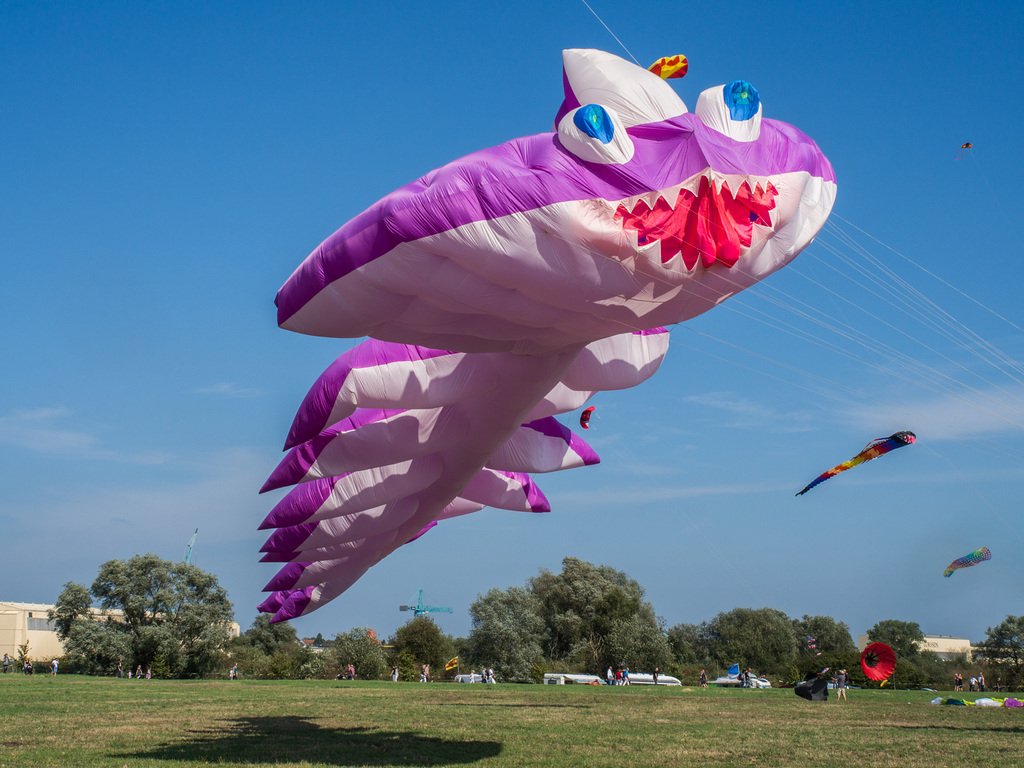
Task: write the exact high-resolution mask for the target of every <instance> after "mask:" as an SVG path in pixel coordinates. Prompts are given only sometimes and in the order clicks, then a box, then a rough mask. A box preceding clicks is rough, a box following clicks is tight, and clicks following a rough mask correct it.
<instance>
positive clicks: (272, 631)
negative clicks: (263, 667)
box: [231, 613, 299, 656]
mask: <svg viewBox="0 0 1024 768" xmlns="http://www.w3.org/2000/svg"><path fill="white" fill-rule="evenodd" d="M298 643H299V636H298V633H296V631H295V627H293V626H292V625H291V624H289V623H288V622H287V621H279V622H277V623H276V624H271V623H270V615H269V614H266V613H261V614H259V615H258V616H257V617H256V618H255V619H254V620H253V622H252V624H251V625H250V626H249V628H248V629H247V630H245V632H243V633H242V634H241V635H239V636H238V637H236V638H235V639H234V640H232V641H231V650H232V651H234V650H235V649H238V648H246V647H249V648H256V649H257V650H259V651H260V652H261V653H263V654H264V655H266V656H273V655H274V654H275V653H277V652H278V651H280V650H281V649H282V648H285V647H290V646H295V645H298Z"/></svg>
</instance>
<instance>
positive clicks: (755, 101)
mask: <svg viewBox="0 0 1024 768" xmlns="http://www.w3.org/2000/svg"><path fill="white" fill-rule="evenodd" d="M722 97H723V98H724V99H725V106H727V107H728V108H729V116H730V117H731V118H732V119H733V120H740V121H743V120H749V119H750V118H752V117H753V116H754V115H756V114H757V108H758V106H759V105H760V104H761V98H760V97H759V96H758V95H757V88H755V87H754V86H752V85H751V84H750V83H748V82H747V81H746V80H733V81H732V82H731V83H729V84H728V85H727V86H725V88H724V89H723V93H722Z"/></svg>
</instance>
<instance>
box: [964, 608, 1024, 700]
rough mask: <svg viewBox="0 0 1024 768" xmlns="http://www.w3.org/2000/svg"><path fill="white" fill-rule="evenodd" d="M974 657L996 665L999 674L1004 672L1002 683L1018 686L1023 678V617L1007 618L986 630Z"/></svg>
mask: <svg viewBox="0 0 1024 768" xmlns="http://www.w3.org/2000/svg"><path fill="white" fill-rule="evenodd" d="M974 656H975V658H978V659H985V660H986V661H988V662H990V663H993V664H996V665H998V666H999V667H1000V668H1001V669H1000V674H1001V673H1002V671H1003V670H1005V671H1006V674H1005V675H1003V674H1001V676H1002V677H1003V678H1004V680H1003V681H1004V683H1010V684H1012V685H1015V686H1016V685H1020V681H1021V679H1022V678H1024V616H1007V617H1006V618H1005V619H1003V621H1002V622H1001V623H1000V624H998V625H997V626H995V627H989V628H988V629H986V630H985V640H984V642H982V643H981V647H980V648H979V649H978V650H977V652H976V653H975V654H974ZM1011 676H1012V679H1011ZM985 677H986V678H988V677H989V675H988V674H986V675H985Z"/></svg>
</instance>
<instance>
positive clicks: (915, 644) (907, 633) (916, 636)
mask: <svg viewBox="0 0 1024 768" xmlns="http://www.w3.org/2000/svg"><path fill="white" fill-rule="evenodd" d="M868 640H870V641H871V642H872V643H885V644H886V645H888V646H889V647H890V648H892V649H893V650H894V651H895V652H896V656H897V657H898V658H902V659H905V660H907V661H913V660H914V659H916V658H917V656H918V654H919V653H920V652H921V643H923V642H924V633H923V632H922V631H921V627H920V626H918V623H917V622H916V621H899V620H897V619H886V620H885V621H880V622H878V623H877V624H875V626H873V627H872V628H871V629H869V630H868Z"/></svg>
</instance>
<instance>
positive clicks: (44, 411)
mask: <svg viewBox="0 0 1024 768" xmlns="http://www.w3.org/2000/svg"><path fill="white" fill-rule="evenodd" d="M74 422H75V420H74V417H73V415H72V414H71V412H70V411H68V409H66V408H36V409H32V410H15V411H13V412H11V414H9V415H7V416H0V443H4V444H7V445H13V446H15V447H17V448H21V449H23V450H29V451H34V452H36V453H41V454H45V455H48V456H61V457H64V458H73V459H87V460H100V461H115V462H121V463H125V464H162V463H164V462H166V461H168V460H169V458H170V456H169V455H168V454H157V453H149V454H128V453H122V452H118V451H112V450H110V449H108V448H105V447H103V444H102V442H101V441H100V439H99V438H98V437H97V436H96V435H95V434H93V433H92V432H89V431H87V430H85V429H84V428H83V427H82V426H81V425H76V424H75V423H74Z"/></svg>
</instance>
